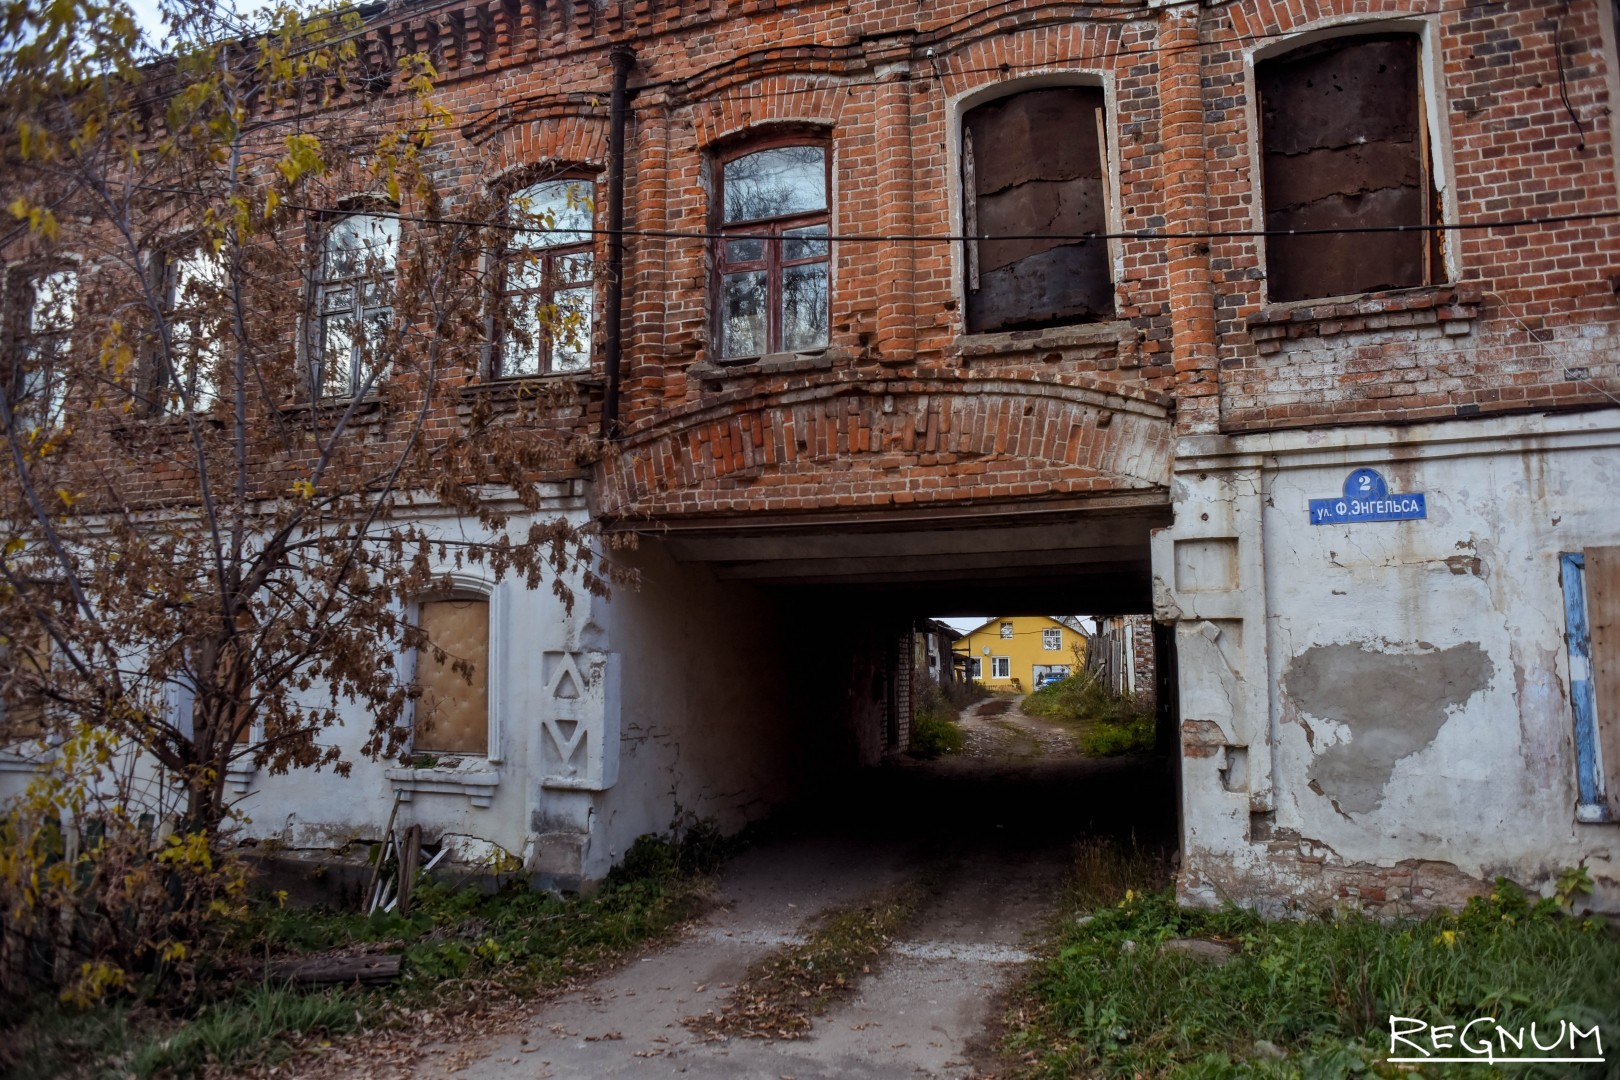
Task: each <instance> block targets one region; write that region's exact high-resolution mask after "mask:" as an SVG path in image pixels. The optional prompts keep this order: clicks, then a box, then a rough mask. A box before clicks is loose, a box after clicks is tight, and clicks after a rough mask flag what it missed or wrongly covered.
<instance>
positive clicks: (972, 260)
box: [962, 86, 1114, 333]
mask: <svg viewBox="0 0 1620 1080" xmlns="http://www.w3.org/2000/svg"><path fill="white" fill-rule="evenodd" d="M1103 130H1104V125H1103V92H1102V90H1101V89H1100V88H1098V87H1095V86H1053V87H1045V88H1042V89H1039V90H1025V91H1023V92H1022V93H1017V94H1012V95H1010V96H1008V97H1003V98H997V99H995V100H994V101H988V102H985V103H984V104H983V105H979V106H977V107H975V108H973V109H970V110H969V111H968V112H967V113H966V114H965V115H964V116H963V118H962V192H963V194H962V206H963V217H964V219H965V220H964V221H963V231H964V232H965V233H966V234H967V235H968V236H969V237H976V236H987V237H993V238H994V237H1000V238H1001V239H988V240H972V239H970V240H968V242H967V258H966V271H967V281H966V288H965V289H964V293H965V296H966V300H967V305H966V306H967V329H968V331H969V332H970V333H983V332H987V331H993V330H1017V329H1026V328H1031V327H1040V326H1057V325H1061V324H1063V323H1073V322H1082V321H1085V320H1087V319H1095V318H1101V317H1105V316H1108V315H1111V314H1113V311H1114V286H1113V281H1112V280H1111V277H1110V274H1109V265H1108V241H1106V240H1103V239H1100V238H1095V237H1094V238H1091V239H1081V238H1080V237H1083V236H1085V235H1086V234H1092V233H1095V234H1103V233H1106V232H1107V231H1108V202H1107V194H1108V186H1107V184H1106V183H1105V179H1104V178H1105V176H1106V171H1105V169H1104V161H1105V160H1106V158H1105V155H1104V153H1103V149H1104V147H1103Z"/></svg>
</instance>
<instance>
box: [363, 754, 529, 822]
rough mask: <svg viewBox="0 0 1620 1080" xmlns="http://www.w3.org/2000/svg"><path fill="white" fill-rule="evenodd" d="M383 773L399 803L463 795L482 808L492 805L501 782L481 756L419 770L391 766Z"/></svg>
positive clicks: (499, 776) (496, 771)
mask: <svg viewBox="0 0 1620 1080" xmlns="http://www.w3.org/2000/svg"><path fill="white" fill-rule="evenodd" d="M384 775H386V776H387V777H388V782H389V784H390V785H392V787H393V789H394V794H395V795H396V796H397V797H398V798H399V801H400V802H410V801H411V800H412V799H414V798H415V797H416V796H417V795H464V796H466V798H467V801H468V802H470V803H472V805H474V806H476V807H480V808H484V809H487V808H488V807H490V806H493V805H494V804H495V788H496V787H497V786H498V785H499V784H500V781H501V774H500V771H499V770H497V769H494V768H491V767H490V764H489V762H488V761H486V760H485V759H483V758H474V759H464V760H462V761H461V762H460V763H458V764H453V765H433V766H430V767H427V768H421V769H411V768H393V769H389V770H387V771H386V773H385V774H384Z"/></svg>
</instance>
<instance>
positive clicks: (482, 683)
mask: <svg viewBox="0 0 1620 1080" xmlns="http://www.w3.org/2000/svg"><path fill="white" fill-rule="evenodd" d="M421 625H422V630H423V632H424V633H426V634H427V636H428V639H429V640H430V641H432V642H434V643H435V644H436V645H438V646H439V648H441V649H443V650H444V651H445V653H446V654H447V655H446V656H445V659H444V662H443V663H440V662H439V661H438V660H436V659H435V658H434V656H433V650H431V649H427V648H423V649H419V650H418V651H417V654H416V681H417V684H418V685H419V686H421V688H422V696H421V697H420V698H418V699H417V702H416V716H417V724H418V726H417V730H416V733H415V735H414V737H413V739H412V745H413V748H414V749H416V750H431V751H436V752H439V753H455V754H487V753H488V752H489V603H488V601H486V600H482V599H466V600H433V601H428V602H425V603H423V604H422V607H421ZM458 661H466V662H467V663H468V664H470V665H472V672H471V675H472V679H471V681H470V682H469V681H468V679H467V678H466V676H464V675H463V674H462V673H461V672H460V671H457V670H455V664H456V663H457V662H458Z"/></svg>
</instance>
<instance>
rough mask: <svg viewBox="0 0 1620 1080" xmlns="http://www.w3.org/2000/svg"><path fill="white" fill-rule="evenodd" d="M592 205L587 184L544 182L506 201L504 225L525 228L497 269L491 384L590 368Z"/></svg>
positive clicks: (512, 237)
mask: <svg viewBox="0 0 1620 1080" xmlns="http://www.w3.org/2000/svg"><path fill="white" fill-rule="evenodd" d="M595 207H596V185H595V184H593V183H592V182H591V181H589V180H579V179H566V180H543V181H541V182H539V183H536V184H530V185H528V186H527V187H524V188H521V189H519V190H517V191H514V192H513V193H512V194H511V195H510V196H509V197H508V198H507V201H506V213H507V222H508V224H512V225H518V226H521V227H520V228H516V229H513V230H512V231H511V232H510V233H509V234H508V236H507V239H506V242H505V244H504V246H503V248H502V251H501V256H500V265H499V267H498V268H497V274H498V275H499V284H498V291H499V311H498V313H497V315H496V327H497V329H496V333H495V339H494V349H493V350H492V353H491V362H490V375H491V377H492V378H514V377H519V376H524V375H544V374H547V373H550V372H567V371H588V370H590V366H591V321H592V316H593V313H594V310H595V304H594V302H593V301H594V297H595V293H596V282H595V256H594V252H593V247H594V239H593V235H592V233H591V229H592V227H593V224H594V220H595Z"/></svg>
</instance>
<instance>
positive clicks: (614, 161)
mask: <svg viewBox="0 0 1620 1080" xmlns="http://www.w3.org/2000/svg"><path fill="white" fill-rule="evenodd" d="M608 58H609V59H610V60H612V61H613V98H612V102H611V104H610V107H609V112H608V279H607V321H606V323H605V324H604V325H603V327H602V336H603V339H604V341H603V346H602V357H603V367H604V371H603V374H604V375H605V376H606V377H607V393H606V396H605V397H604V398H603V399H602V440H603V441H604V442H607V441H611V440H613V439H617V438H618V437H619V436H620V435H621V434H622V433H623V432H622V430H621V427H620V424H619V360H620V356H621V354H622V352H623V333H624V128H625V123H626V119H625V114H626V102H627V100H628V98H629V83H630V69H631V68H633V67H635V66H636V53H635V50H634V49H632V48H630V46H628V45H615V46H614V47H613V48H612V50H611V51H609V53H608Z"/></svg>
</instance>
